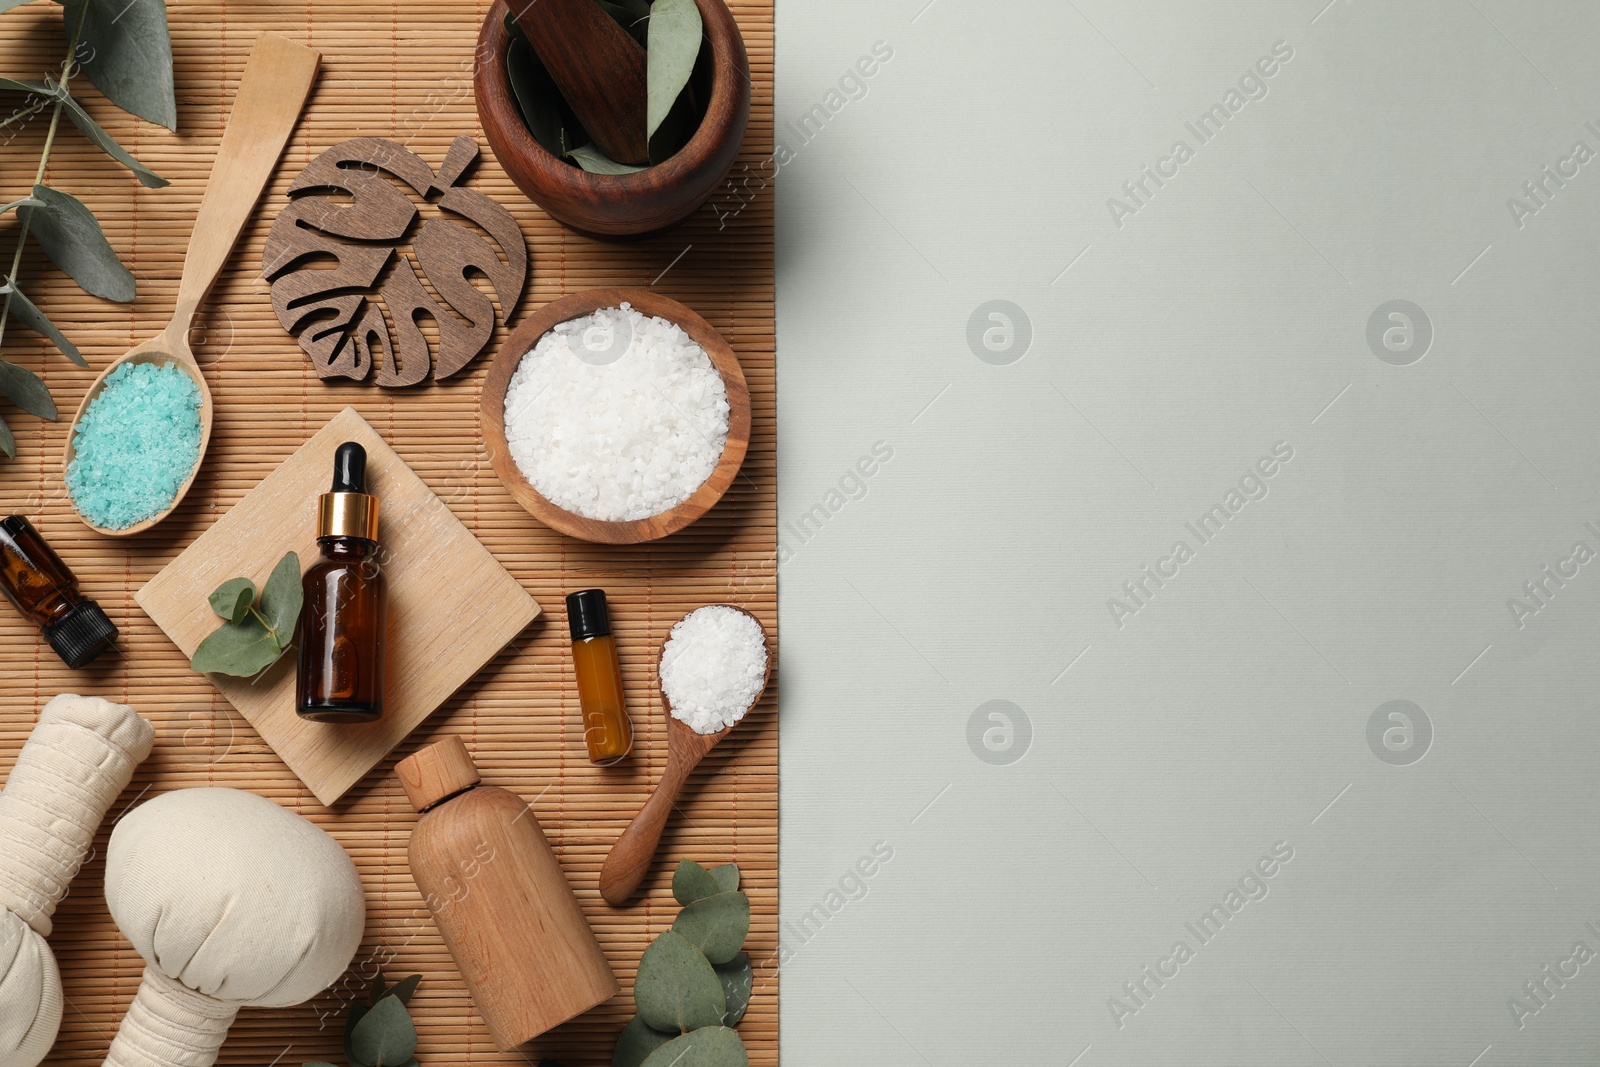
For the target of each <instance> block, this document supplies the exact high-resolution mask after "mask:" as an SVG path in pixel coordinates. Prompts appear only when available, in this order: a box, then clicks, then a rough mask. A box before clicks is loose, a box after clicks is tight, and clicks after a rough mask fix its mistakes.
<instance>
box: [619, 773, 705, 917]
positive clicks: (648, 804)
mask: <svg viewBox="0 0 1600 1067" xmlns="http://www.w3.org/2000/svg"><path fill="white" fill-rule="evenodd" d="M678 767H679V764H677V763H669V764H668V765H667V772H666V774H664V775H662V777H661V784H660V785H658V786H656V791H655V792H654V793H651V794H650V799H649V800H647V801H645V803H644V807H643V808H640V809H639V814H638V815H636V816H634V818H633V822H631V823H629V824H628V828H627V829H626V830H624V831H622V836H621V837H619V838H617V843H616V844H614V845H612V846H611V853H610V855H608V856H606V862H605V866H603V867H601V868H600V895H601V896H602V897H604V898H605V900H606V903H607V904H610V905H611V906H612V907H614V908H620V907H622V906H623V905H624V904H626V903H627V902H628V899H629V898H630V897H632V896H633V894H634V890H636V889H638V888H639V883H640V882H643V881H644V876H645V875H646V874H648V873H650V862H651V861H652V860H654V859H655V856H656V847H657V846H658V845H660V844H661V832H662V831H663V830H665V829H666V826H667V816H668V815H671V814H672V806H673V804H675V803H677V800H678V794H679V792H681V791H682V790H683V783H684V782H685V781H686V780H687V779H688V777H689V771H690V770H692V768H685V769H683V770H681V771H679V770H678Z"/></svg>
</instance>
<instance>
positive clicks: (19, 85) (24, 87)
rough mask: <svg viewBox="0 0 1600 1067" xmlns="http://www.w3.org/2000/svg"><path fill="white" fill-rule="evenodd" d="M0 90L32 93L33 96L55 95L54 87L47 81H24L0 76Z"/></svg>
mask: <svg viewBox="0 0 1600 1067" xmlns="http://www.w3.org/2000/svg"><path fill="white" fill-rule="evenodd" d="M0 91H8V92H13V93H32V94H33V95H35V96H54V95H56V92H55V89H54V88H53V87H51V85H50V83H49V82H24V81H18V80H17V79H15V78H0Z"/></svg>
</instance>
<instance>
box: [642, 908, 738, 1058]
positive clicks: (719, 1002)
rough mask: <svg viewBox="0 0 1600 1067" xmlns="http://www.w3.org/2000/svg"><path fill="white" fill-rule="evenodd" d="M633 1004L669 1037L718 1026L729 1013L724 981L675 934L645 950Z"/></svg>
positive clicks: (647, 1022) (647, 1019)
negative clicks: (725, 1014)
mask: <svg viewBox="0 0 1600 1067" xmlns="http://www.w3.org/2000/svg"><path fill="white" fill-rule="evenodd" d="M633 1002H634V1004H636V1005H637V1006H638V1008H639V1014H640V1016H642V1017H643V1019H644V1021H645V1023H646V1024H648V1025H649V1026H652V1027H654V1028H655V1029H657V1030H663V1031H667V1032H669V1033H671V1032H678V1033H686V1032H688V1031H690V1030H698V1029H699V1028H700V1027H702V1026H716V1025H717V1024H719V1023H720V1022H722V1016H723V1014H724V1013H725V1012H726V1011H727V1010H728V999H727V997H726V996H725V995H724V994H723V992H722V981H721V980H720V979H719V978H718V977H717V972H716V971H714V970H712V969H711V964H710V962H708V961H707V960H706V957H705V954H704V953H702V952H701V951H700V950H699V949H698V948H695V946H694V944H693V943H692V942H691V941H689V939H688V938H686V937H684V936H683V935H682V934H679V933H677V932H675V931H673V930H667V931H665V932H664V933H662V935H661V936H660V937H658V938H656V939H655V940H654V941H653V942H651V943H650V947H649V948H647V949H645V950H644V956H643V957H641V958H640V960H639V972H638V974H637V976H636V977H635V978H634V982H633ZM663 1047H665V1046H663Z"/></svg>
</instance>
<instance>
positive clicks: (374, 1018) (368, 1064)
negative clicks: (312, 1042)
mask: <svg viewBox="0 0 1600 1067" xmlns="http://www.w3.org/2000/svg"><path fill="white" fill-rule="evenodd" d="M421 982H422V975H420V974H414V975H412V976H411V977H410V978H406V979H402V980H401V981H399V982H396V983H395V984H394V985H392V986H385V985H384V979H383V972H382V971H379V972H378V974H377V976H376V977H375V978H373V979H372V988H371V990H370V991H369V992H368V994H367V1002H366V1003H365V1004H361V1003H358V1002H352V1003H351V1005H350V1013H349V1014H348V1015H346V1016H345V1021H344V1056H345V1059H346V1060H347V1061H349V1064H350V1067H417V1028H416V1025H415V1024H414V1023H412V1021H411V1013H410V1012H409V1011H407V1010H406V1005H408V1004H410V1003H411V995H412V994H413V993H415V992H416V991H417V986H418V985H419V984H420V983H421ZM305 1067H335V1065H334V1064H331V1063H324V1062H322V1061H316V1062H313V1063H308V1064H306V1065H305Z"/></svg>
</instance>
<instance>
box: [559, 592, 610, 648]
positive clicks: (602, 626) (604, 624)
mask: <svg viewBox="0 0 1600 1067" xmlns="http://www.w3.org/2000/svg"><path fill="white" fill-rule="evenodd" d="M567 627H568V628H569V629H570V630H571V631H572V639H573V640H574V641H586V640H588V639H589V638H591V637H605V636H606V635H607V634H609V633H610V632H611V616H610V614H609V613H608V612H607V611H606V591H605V590H604V589H584V590H581V591H579V592H576V593H573V594H572V595H570V596H568V597H567Z"/></svg>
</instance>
